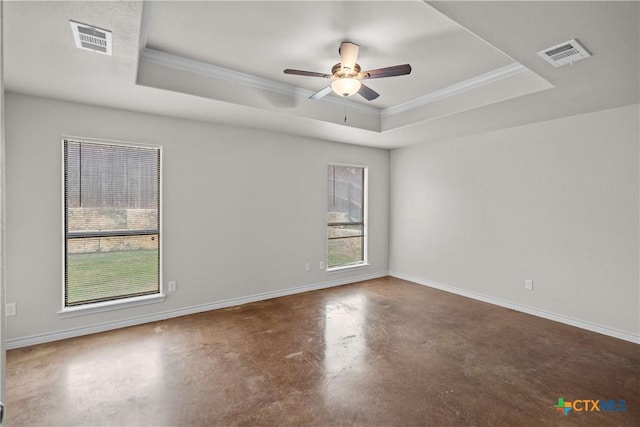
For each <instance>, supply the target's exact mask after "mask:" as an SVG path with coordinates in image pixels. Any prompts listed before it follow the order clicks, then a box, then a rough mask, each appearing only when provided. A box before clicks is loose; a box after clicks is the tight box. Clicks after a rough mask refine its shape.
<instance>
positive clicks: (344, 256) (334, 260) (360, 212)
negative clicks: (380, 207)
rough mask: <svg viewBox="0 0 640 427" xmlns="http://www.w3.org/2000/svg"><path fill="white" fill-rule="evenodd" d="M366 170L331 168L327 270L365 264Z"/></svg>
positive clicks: (340, 166) (362, 168)
mask: <svg viewBox="0 0 640 427" xmlns="http://www.w3.org/2000/svg"><path fill="white" fill-rule="evenodd" d="M365 191H366V168H364V167H360V166H342V165H329V168H328V192H327V193H328V201H327V202H328V203H327V205H328V209H327V240H328V241H327V248H328V250H327V268H328V269H334V268H339V267H346V266H355V265H359V264H365V263H366V261H367V257H366V255H367V246H366V234H367V228H366V210H365V198H366V197H365Z"/></svg>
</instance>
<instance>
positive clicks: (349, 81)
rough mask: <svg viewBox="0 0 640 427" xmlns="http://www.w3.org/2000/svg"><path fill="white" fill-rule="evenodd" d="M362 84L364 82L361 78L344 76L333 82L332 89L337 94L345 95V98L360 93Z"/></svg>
mask: <svg viewBox="0 0 640 427" xmlns="http://www.w3.org/2000/svg"><path fill="white" fill-rule="evenodd" d="M361 86H362V83H361V82H360V80H358V79H354V78H351V77H342V78H339V79H336V80H334V81H333V83H331V89H333V91H334V92H335V93H336V94H338V95H340V96H344V97H345V98H346V97H349V96H351V95H355V94H356V93H358V91H359V90H360V87H361Z"/></svg>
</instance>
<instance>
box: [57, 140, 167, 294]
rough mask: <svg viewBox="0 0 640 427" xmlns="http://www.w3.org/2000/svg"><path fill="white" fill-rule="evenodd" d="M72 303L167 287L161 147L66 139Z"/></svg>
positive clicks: (67, 290)
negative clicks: (162, 237)
mask: <svg viewBox="0 0 640 427" xmlns="http://www.w3.org/2000/svg"><path fill="white" fill-rule="evenodd" d="M64 228H65V265H64V271H65V277H64V281H65V283H64V303H65V306H77V305H82V304H90V303H96V302H103V301H110V300H116V299H122V298H129V297H134V296H141V295H150V294H156V293H159V292H160V149H159V148H151V147H141V146H132V145H117V144H110V143H98V142H83V141H71V140H65V141H64Z"/></svg>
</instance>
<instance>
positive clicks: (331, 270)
mask: <svg viewBox="0 0 640 427" xmlns="http://www.w3.org/2000/svg"><path fill="white" fill-rule="evenodd" d="M365 268H369V263H367V262H363V263H360V264H350V265H342V266H340V267H333V268H328V269H327V274H332V273H343V272H345V271H352V270H364V269H365Z"/></svg>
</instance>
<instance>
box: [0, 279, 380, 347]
mask: <svg viewBox="0 0 640 427" xmlns="http://www.w3.org/2000/svg"><path fill="white" fill-rule="evenodd" d="M388 274H389V273H388V272H387V271H380V272H376V273H369V274H363V275H359V276H352V277H347V278H342V279H335V280H330V281H326V282H321V283H314V284H310V285H303V286H297V287H295V288H288V289H282V290H278V291H270V292H263V293H260V294H255V295H249V296H245V297H238V298H231V299H226V300H222V301H215V302H211V303H206V304H199V305H194V306H191V307H185V308H179V309H175V310H168V311H162V312H159V313H153V314H147V315H144V316H136V317H130V318H127V319H121V320H114V321H110V322H105V323H98V324H94V325H89V326H82V327H79V328H72V329H66V330H63V331H56V332H50V333H46V334H39V335H31V336H28V337H23V338H13V339H9V340H7V342H6V348H7V350H12V349H16V348H20V347H27V346H30V345H36V344H43V343H46V342H51V341H58V340H63V339H67V338H74V337H79V336H82V335H89V334H95V333H98V332H106V331H110V330H113V329H120V328H126V327H129V326H136V325H141V324H144V323H150V322H157V321H159V320H165V319H170V318H173V317H180V316H186V315H189V314H195V313H201V312H204V311H210V310H218V309H221V308H227V307H233V306H236V305H242V304H247V303H251V302H256V301H264V300H268V299H271V298H278V297H284V296H287V295H293V294H299V293H302V292H309V291H315V290H319V289H326V288H332V287H335V286H342V285H348V284H350V283H355V282H361V281H363V280H371V279H378V278H380V277H385V276H387V275H388Z"/></svg>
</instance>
